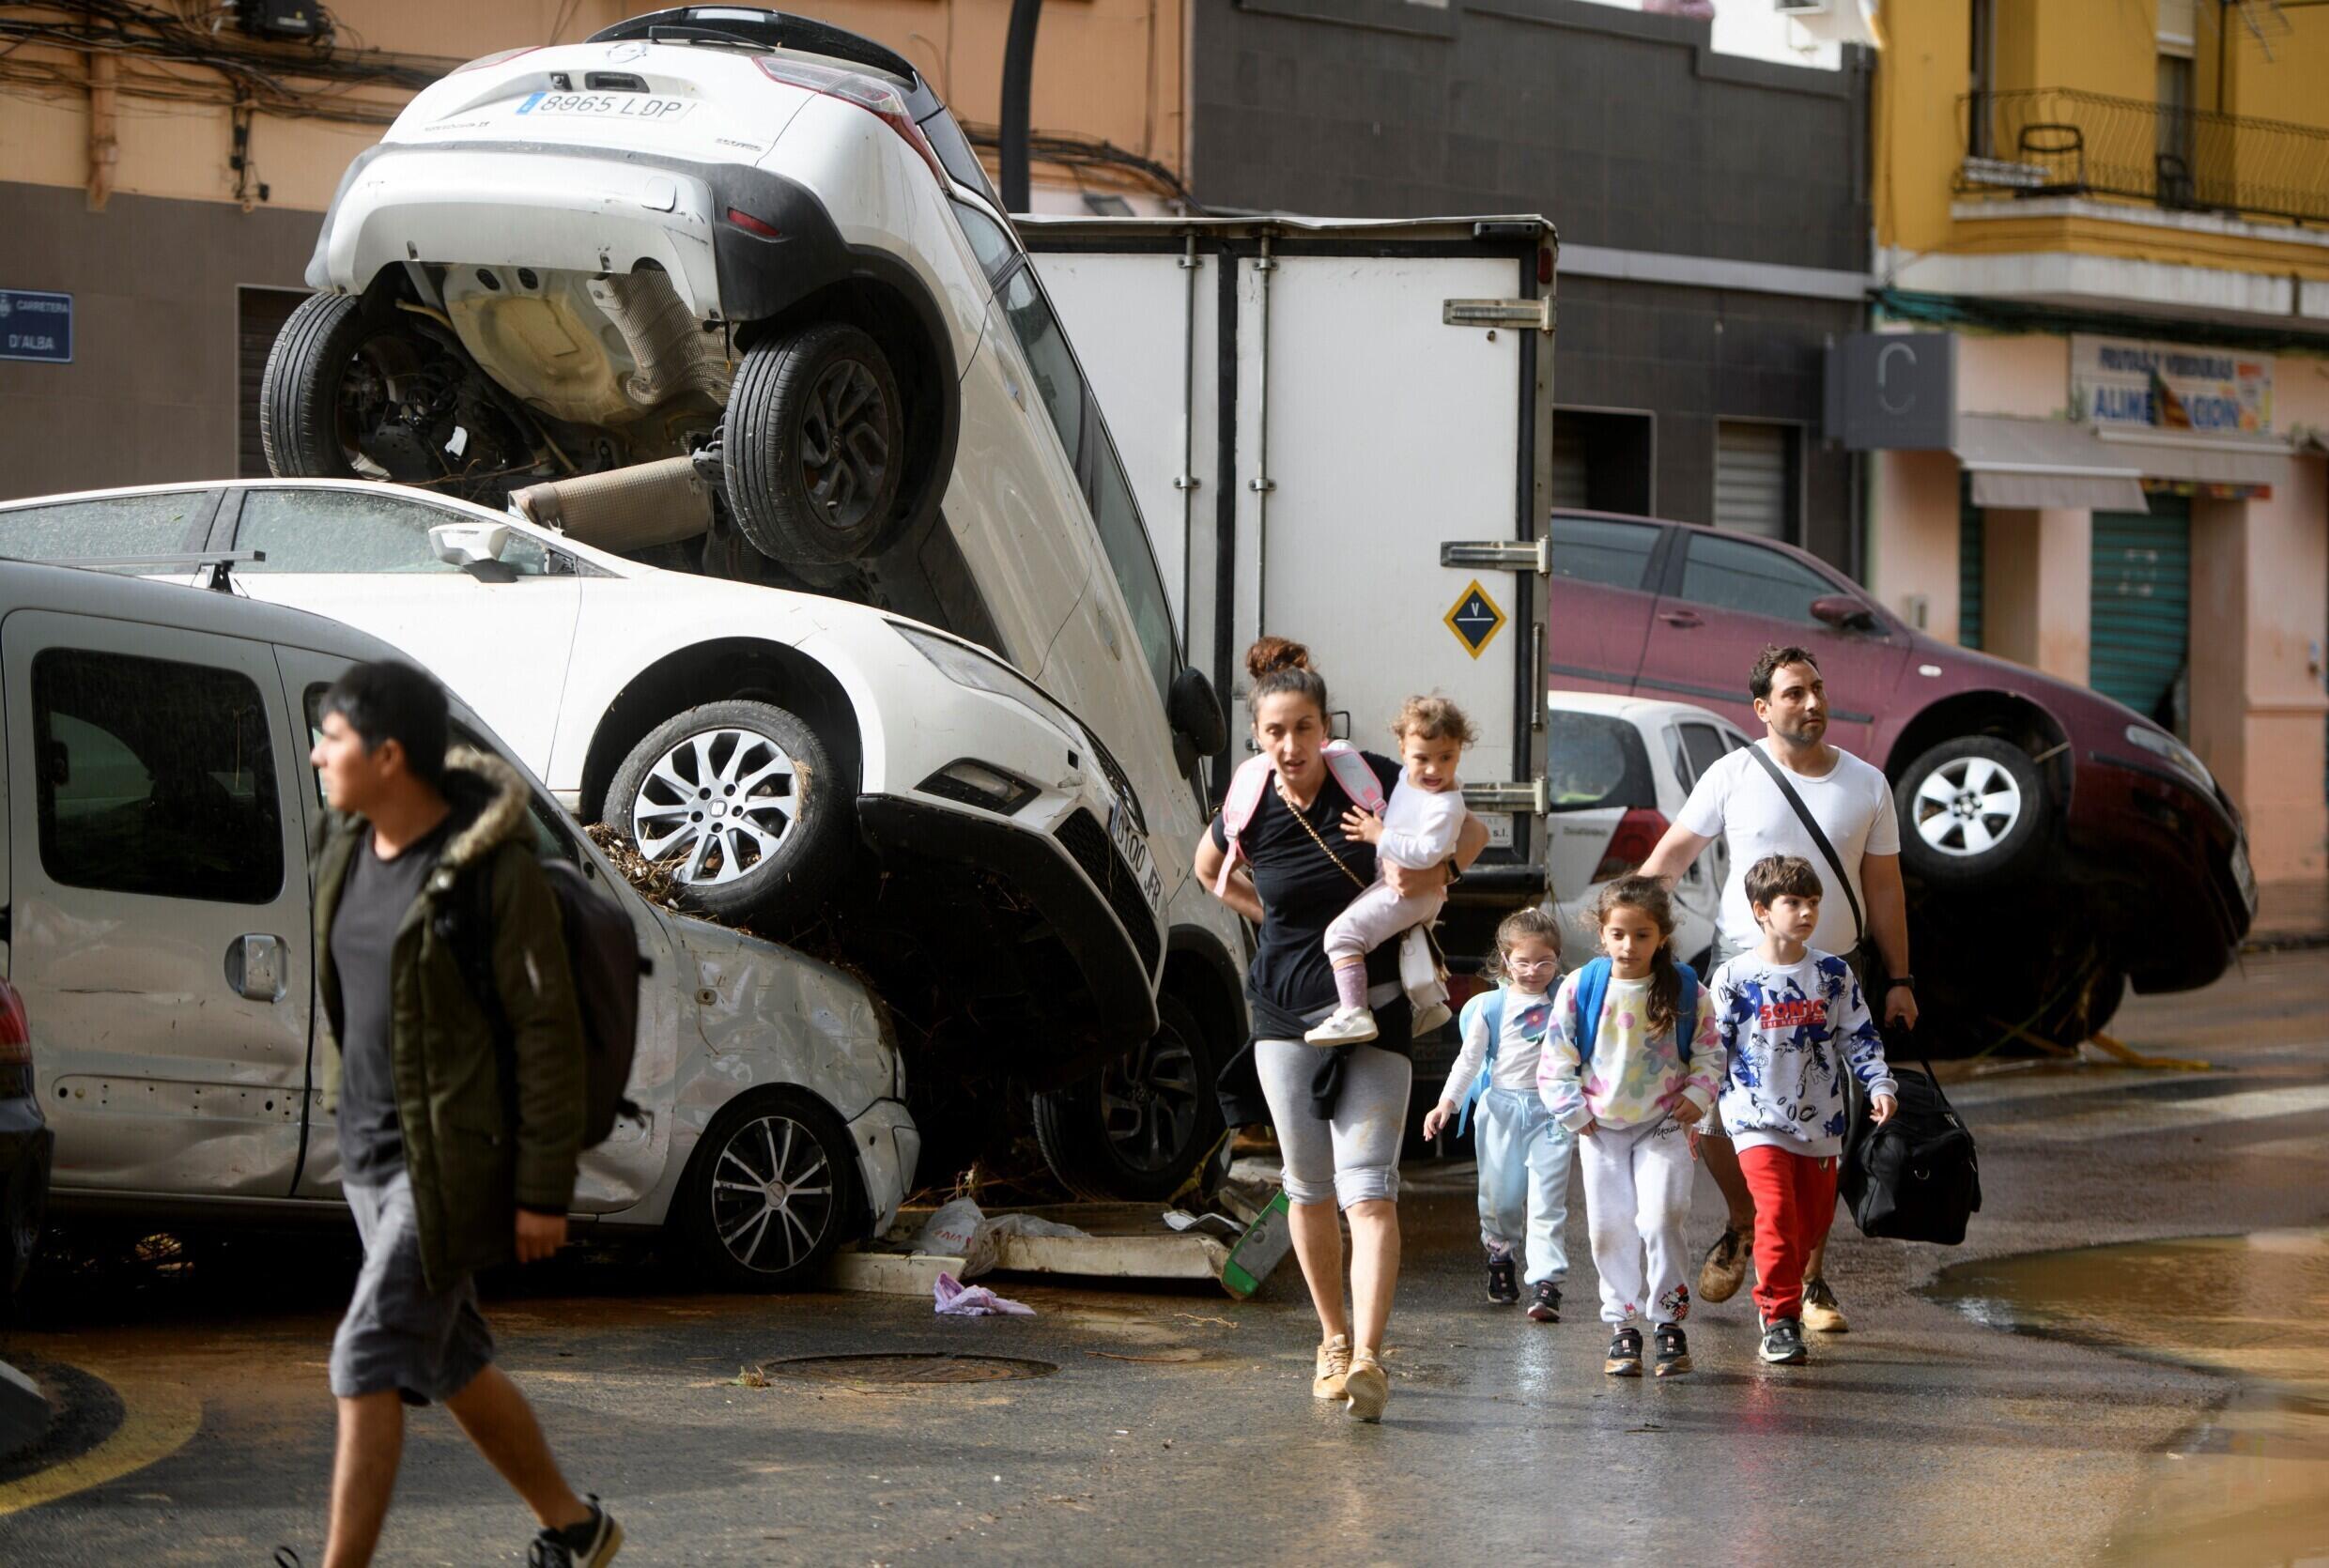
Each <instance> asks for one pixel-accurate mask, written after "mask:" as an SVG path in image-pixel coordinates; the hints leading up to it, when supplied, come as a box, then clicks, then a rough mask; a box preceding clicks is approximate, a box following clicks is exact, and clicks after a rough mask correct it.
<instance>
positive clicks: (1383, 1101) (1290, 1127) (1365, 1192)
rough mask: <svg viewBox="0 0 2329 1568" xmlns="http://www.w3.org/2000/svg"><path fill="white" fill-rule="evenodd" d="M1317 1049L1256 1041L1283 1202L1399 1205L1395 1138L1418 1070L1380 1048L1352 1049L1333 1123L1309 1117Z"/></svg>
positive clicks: (1285, 1042)
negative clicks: (1280, 1164) (1282, 1166)
mask: <svg viewBox="0 0 2329 1568" xmlns="http://www.w3.org/2000/svg"><path fill="white" fill-rule="evenodd" d="M1318 1066H1319V1048H1318V1047H1317V1046H1315V1045H1304V1044H1303V1042H1302V1041H1300V1040H1256V1041H1255V1042H1254V1068H1255V1071H1256V1072H1257V1074H1258V1075H1259V1077H1260V1079H1261V1093H1262V1097H1263V1098H1264V1099H1268V1100H1269V1102H1270V1119H1271V1121H1272V1122H1273V1123H1275V1124H1276V1126H1277V1131H1278V1151H1279V1152H1280V1153H1281V1154H1283V1155H1284V1156H1285V1157H1286V1178H1285V1179H1286V1201H1287V1202H1288V1203H1301V1204H1313V1203H1328V1202H1334V1203H1339V1204H1340V1205H1341V1206H1342V1207H1345V1208H1349V1207H1350V1206H1351V1205H1353V1204H1363V1203H1370V1202H1374V1201H1376V1200H1379V1199H1380V1200H1382V1201H1385V1202H1389V1203H1396V1202H1398V1200H1399V1138H1400V1134H1401V1133H1402V1132H1403V1131H1405V1130H1406V1126H1407V1097H1408V1090H1409V1088H1410V1087H1411V1085H1412V1084H1413V1083H1414V1080H1415V1064H1414V1063H1412V1062H1411V1061H1409V1060H1408V1059H1407V1058H1406V1057H1405V1056H1402V1055H1400V1054H1399V1053H1396V1052H1395V1051H1385V1050H1383V1049H1382V1048H1381V1047H1380V1046H1373V1045H1360V1046H1353V1047H1351V1048H1350V1061H1349V1062H1347V1063H1345V1064H1344V1067H1343V1076H1342V1094H1341V1096H1340V1098H1339V1099H1337V1100H1336V1101H1335V1104H1334V1118H1333V1119H1332V1120H1330V1121H1320V1120H1319V1118H1318V1117H1317V1116H1315V1115H1312V1114H1311V1111H1310V1075H1311V1074H1312V1073H1314V1072H1316V1071H1317V1070H1318Z"/></svg>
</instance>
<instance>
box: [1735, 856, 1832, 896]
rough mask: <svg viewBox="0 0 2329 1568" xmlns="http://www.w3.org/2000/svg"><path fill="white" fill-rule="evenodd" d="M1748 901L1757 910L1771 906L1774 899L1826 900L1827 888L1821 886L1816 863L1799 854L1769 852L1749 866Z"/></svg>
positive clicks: (1745, 879)
mask: <svg viewBox="0 0 2329 1568" xmlns="http://www.w3.org/2000/svg"><path fill="white" fill-rule="evenodd" d="M1743 881H1744V885H1745V887H1746V889H1747V901H1748V903H1750V904H1751V905H1753V906H1754V907H1755V908H1757V909H1764V908H1767V907H1769V905H1770V902H1771V900H1772V899H1778V898H1789V899H1822V898H1826V897H1827V896H1828V895H1827V891H1826V889H1824V888H1822V887H1821V886H1820V879H1819V873H1818V872H1817V871H1814V870H1813V869H1812V863H1811V862H1810V861H1808V860H1806V859H1804V858H1803V856H1801V855H1799V854H1766V855H1765V856H1764V857H1763V858H1762V859H1761V860H1758V861H1756V862H1755V863H1754V864H1753V865H1752V866H1750V867H1748V868H1747V875H1746V877H1745V878H1744V879H1743Z"/></svg>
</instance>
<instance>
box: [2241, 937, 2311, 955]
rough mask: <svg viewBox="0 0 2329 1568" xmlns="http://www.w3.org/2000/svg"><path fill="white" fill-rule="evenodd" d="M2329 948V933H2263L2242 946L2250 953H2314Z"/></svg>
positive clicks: (2242, 950) (2244, 952)
mask: <svg viewBox="0 0 2329 1568" xmlns="http://www.w3.org/2000/svg"><path fill="white" fill-rule="evenodd" d="M2325 947H2329V931H2263V932H2260V933H2259V934H2258V935H2255V936H2252V937H2250V938H2248V940H2247V941H2245V942H2244V943H2242V944H2241V945H2240V950H2241V952H2242V953H2243V954H2248V953H2312V952H2319V951H2320V950H2321V949H2322V948H2325Z"/></svg>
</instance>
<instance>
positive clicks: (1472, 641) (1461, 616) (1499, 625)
mask: <svg viewBox="0 0 2329 1568" xmlns="http://www.w3.org/2000/svg"><path fill="white" fill-rule="evenodd" d="M1446 621H1447V629H1448V630H1449V631H1451V632H1454V633H1455V634H1456V640H1457V641H1458V642H1460V643H1462V644H1463V645H1464V652H1466V653H1470V654H1471V655H1472V656H1473V658H1475V659H1476V658H1478V657H1479V656H1480V654H1481V652H1482V651H1483V650H1484V649H1486V648H1487V647H1488V644H1489V643H1491V642H1493V641H1494V640H1496V634H1497V633H1498V632H1501V631H1503V630H1504V611H1503V610H1501V609H1498V608H1497V607H1496V601H1495V600H1493V599H1491V598H1489V597H1488V590H1487V589H1485V588H1482V587H1481V586H1480V582H1479V579H1478V578H1477V577H1474V578H1473V580H1472V583H1471V585H1470V586H1469V587H1467V588H1466V589H1465V590H1464V592H1463V596H1462V597H1461V598H1459V599H1458V600H1457V601H1456V606H1455V607H1454V608H1453V609H1451V610H1449V611H1448V612H1447V616H1446Z"/></svg>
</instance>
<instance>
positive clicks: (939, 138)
mask: <svg viewBox="0 0 2329 1568" xmlns="http://www.w3.org/2000/svg"><path fill="white" fill-rule="evenodd" d="M922 134H923V135H925V136H927V137H929V138H930V150H931V151H933V152H934V153H936V154H937V155H938V162H939V165H940V166H941V167H942V168H944V169H945V170H946V172H947V173H948V174H949V175H951V176H953V177H954V183H955V184H957V185H966V186H968V187H970V189H972V190H973V191H976V192H979V194H980V195H982V196H984V197H985V198H986V199H987V200H989V201H991V202H993V203H994V204H995V206H996V207H997V208H1000V207H1001V206H1002V205H1003V198H1002V197H1000V196H998V195H996V194H995V186H994V183H993V182H992V181H990V180H989V179H988V178H987V171H986V166H985V165H984V164H982V163H980V162H979V155H978V154H977V153H975V152H973V151H972V150H971V147H970V139H969V138H968V137H966V136H964V134H963V128H962V126H961V125H960V124H958V123H957V122H956V121H955V118H954V116H953V115H951V114H949V113H948V112H947V111H945V110H943V109H942V110H940V111H939V112H938V113H936V114H934V115H931V116H930V118H928V119H926V120H924V121H922Z"/></svg>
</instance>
